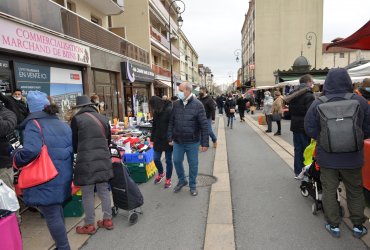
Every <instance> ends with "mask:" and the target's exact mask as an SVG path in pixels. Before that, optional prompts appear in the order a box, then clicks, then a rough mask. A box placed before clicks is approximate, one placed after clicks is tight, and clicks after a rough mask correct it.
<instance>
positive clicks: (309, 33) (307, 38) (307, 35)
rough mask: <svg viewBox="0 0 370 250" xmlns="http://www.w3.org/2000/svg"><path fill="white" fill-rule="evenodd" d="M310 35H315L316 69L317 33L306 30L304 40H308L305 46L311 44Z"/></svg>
mask: <svg viewBox="0 0 370 250" xmlns="http://www.w3.org/2000/svg"><path fill="white" fill-rule="evenodd" d="M312 35H314V36H315V69H316V55H317V35H316V33H315V32H312V31H310V32H308V33H307V34H306V40H307V41H308V43H307V46H309V45H311V40H312Z"/></svg>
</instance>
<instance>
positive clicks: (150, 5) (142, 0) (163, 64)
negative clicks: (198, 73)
mask: <svg viewBox="0 0 370 250" xmlns="http://www.w3.org/2000/svg"><path fill="white" fill-rule="evenodd" d="M171 2H172V1H170V0H125V13H124V14H123V15H118V16H113V17H112V24H113V25H115V26H120V27H122V26H123V27H124V28H125V34H126V37H127V39H129V40H130V41H132V42H134V43H136V44H138V45H139V46H140V47H142V48H144V49H145V50H147V51H149V53H150V58H149V64H150V67H151V70H152V72H154V81H152V82H134V83H131V82H129V81H128V82H126V83H125V96H135V95H136V97H139V98H140V99H141V100H142V101H146V100H147V98H149V97H150V96H152V95H157V96H163V95H167V96H171V94H172V83H171V65H172V72H173V76H174V77H173V78H174V81H173V82H174V84H173V85H174V89H176V82H177V79H180V78H181V77H180V50H179V36H180V34H179V23H178V13H177V12H176V8H177V7H178V6H177V5H176V4H172V6H171ZM170 6H171V9H169V8H170ZM169 20H170V26H171V29H169ZM170 51H171V52H172V53H170ZM171 55H172V56H171ZM171 61H172V64H171ZM142 101H140V102H142Z"/></svg>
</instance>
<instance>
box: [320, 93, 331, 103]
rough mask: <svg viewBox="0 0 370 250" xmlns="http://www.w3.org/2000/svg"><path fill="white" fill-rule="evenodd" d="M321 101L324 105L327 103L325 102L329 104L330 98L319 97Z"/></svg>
mask: <svg viewBox="0 0 370 250" xmlns="http://www.w3.org/2000/svg"><path fill="white" fill-rule="evenodd" d="M319 100H320V101H321V102H322V103H325V102H327V101H329V98H327V97H326V96H324V95H323V96H320V97H319Z"/></svg>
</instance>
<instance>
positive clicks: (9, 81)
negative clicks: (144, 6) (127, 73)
mask: <svg viewBox="0 0 370 250" xmlns="http://www.w3.org/2000/svg"><path fill="white" fill-rule="evenodd" d="M123 12H124V6H123V4H122V1H121V2H120V1H113V0H99V1H96V0H54V1H51V0H37V1H28V0H2V1H0V25H1V27H2V32H1V39H0V62H1V67H0V80H1V81H0V82H1V85H2V89H3V90H4V89H5V92H6V93H7V94H10V93H11V91H12V90H14V88H16V87H18V88H21V89H22V90H23V91H24V92H25V94H27V92H28V91H29V90H40V91H43V92H45V93H47V94H48V95H50V96H52V98H53V99H54V101H55V102H56V103H57V104H58V105H59V107H60V109H61V111H62V114H61V116H63V112H65V111H67V110H68V109H69V108H70V107H71V106H73V105H75V100H76V96H78V95H82V94H86V95H91V94H92V93H96V94H98V95H99V97H100V100H101V101H103V102H104V103H105V115H106V116H108V117H110V118H114V117H118V118H122V117H123V116H124V115H125V113H126V114H127V109H126V110H125V108H124V98H123V94H122V93H123V79H122V78H123V77H122V76H123V74H121V68H122V66H123V65H124V64H127V62H128V61H129V62H133V63H135V64H137V65H139V67H141V68H143V69H150V67H149V65H150V64H149V62H150V58H149V56H150V54H149V51H148V50H145V49H143V48H141V47H139V46H138V45H136V44H133V43H131V42H129V41H128V40H126V39H125V38H124V37H125V36H124V34H125V32H124V29H122V28H120V27H111V16H112V15H118V14H122V13H123ZM110 28H113V29H112V31H114V32H112V31H110ZM152 78H153V79H154V74H152Z"/></svg>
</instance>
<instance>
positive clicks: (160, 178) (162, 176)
mask: <svg viewBox="0 0 370 250" xmlns="http://www.w3.org/2000/svg"><path fill="white" fill-rule="evenodd" d="M163 179H164V174H158V175H157V177H155V180H154V184H158V183H161V182H162V180H163Z"/></svg>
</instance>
